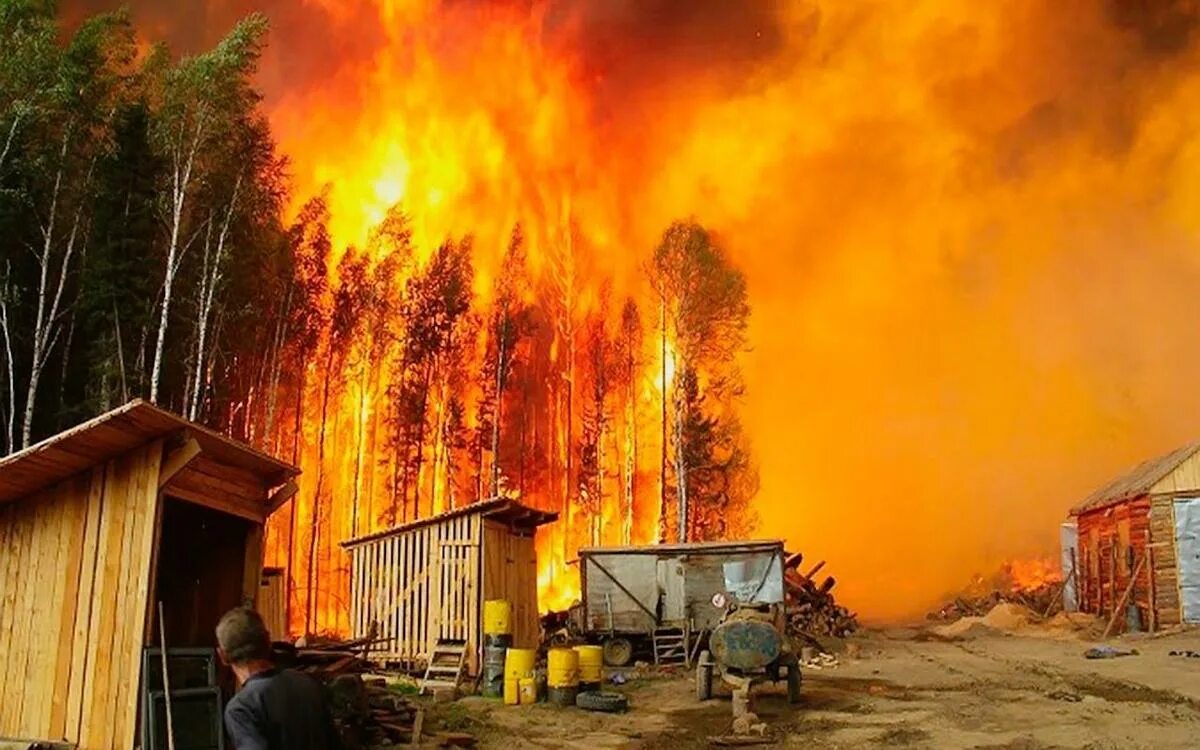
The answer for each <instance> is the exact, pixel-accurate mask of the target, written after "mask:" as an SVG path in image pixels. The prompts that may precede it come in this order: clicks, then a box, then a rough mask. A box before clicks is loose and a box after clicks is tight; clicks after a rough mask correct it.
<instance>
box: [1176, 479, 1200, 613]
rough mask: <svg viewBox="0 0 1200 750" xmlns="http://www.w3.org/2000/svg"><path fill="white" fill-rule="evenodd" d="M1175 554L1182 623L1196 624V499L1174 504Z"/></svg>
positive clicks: (1199, 581)
mask: <svg viewBox="0 0 1200 750" xmlns="http://www.w3.org/2000/svg"><path fill="white" fill-rule="evenodd" d="M1175 554H1176V555H1178V556H1179V603H1180V606H1181V608H1182V610H1183V621H1184V622H1188V623H1200V498H1187V499H1183V500H1176V501H1175Z"/></svg>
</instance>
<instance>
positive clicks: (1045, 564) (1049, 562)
mask: <svg viewBox="0 0 1200 750" xmlns="http://www.w3.org/2000/svg"><path fill="white" fill-rule="evenodd" d="M1003 572H1004V577H1005V578H1007V579H1008V584H1009V587H1010V589H1011V590H1012V591H1035V590H1037V589H1040V588H1043V587H1045V586H1049V585H1051V584H1055V583H1062V580H1063V574H1062V567H1061V564H1060V562H1059V561H1058V560H1055V559H1053V558H1043V559H1037V558H1034V559H1030V560H1010V561H1009V562H1008V563H1006V564H1005V566H1004V570H1003Z"/></svg>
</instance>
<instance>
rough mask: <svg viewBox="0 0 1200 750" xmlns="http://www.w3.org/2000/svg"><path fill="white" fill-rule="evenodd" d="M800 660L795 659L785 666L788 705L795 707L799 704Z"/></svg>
mask: <svg viewBox="0 0 1200 750" xmlns="http://www.w3.org/2000/svg"><path fill="white" fill-rule="evenodd" d="M801 680H802V677H801V676H800V660H799V659H795V660H793V661H790V662H788V664H787V688H788V703H791V704H792V705H795V704H797V703H799V702H800V682H801Z"/></svg>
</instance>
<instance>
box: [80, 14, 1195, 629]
mask: <svg viewBox="0 0 1200 750" xmlns="http://www.w3.org/2000/svg"><path fill="white" fill-rule="evenodd" d="M69 5H70V6H71V9H72V10H73V11H76V12H78V11H79V10H80V8H81V7H82V5H83V3H82V2H80V0H76V2H74V3H69ZM92 5H93V6H97V7H98V6H100V5H103V3H98V2H93V4H92ZM387 5H388V6H389V8H390V10H389V11H387V12H385V11H384V10H383V9H382V8H383V6H384V3H383V2H382V0H379V3H378V4H377V3H376V2H370V1H368V0H356V1H354V2H344V3H342V2H334V0H324V1H322V2H318V1H317V0H308V1H307V2H293V1H290V0H268V1H267V2H264V3H261V4H258V5H256V6H255V8H254V9H261V10H264V11H266V12H267V13H268V14H269V15H270V16H271V17H272V20H273V22H274V31H273V38H272V44H273V46H272V52H271V55H270V57H269V58H268V60H267V64H266V69H265V70H264V72H263V76H264V85H265V87H266V89H267V92H268V100H269V103H270V105H271V106H272V107H273V108H274V114H275V119H276V123H277V127H278V129H279V132H280V134H281V138H282V143H283V145H284V146H285V147H287V146H288V145H289V143H296V144H301V145H300V146H297V149H298V150H300V151H303V153H298V154H296V155H295V156H296V166H297V170H298V171H299V172H302V170H303V168H304V161H305V159H310V158H314V156H313V152H312V150H311V149H306V148H305V147H304V146H303V144H309V145H311V144H314V143H319V144H322V146H323V149H324V150H323V152H322V154H321V160H322V165H323V167H326V168H325V171H324V172H322V173H321V174H323V175H326V176H328V175H330V174H335V175H346V174H354V172H353V171H352V170H351V168H352V167H354V166H356V164H355V161H354V160H355V156H354V153H353V149H355V148H357V147H358V145H359V142H358V141H356V140H355V139H353V138H350V137H345V138H342V137H340V136H342V135H343V134H344V133H348V130H349V127H350V126H351V125H354V124H357V123H363V122H365V123H368V124H371V123H373V122H374V120H373V119H372V118H373V117H374V116H375V115H376V114H378V113H376V112H374V111H373V110H372V109H371V107H372V96H371V95H370V94H372V93H374V94H378V96H379V97H383V98H385V99H387V106H389V107H401V106H405V105H406V104H408V103H409V102H406V101H405V100H403V99H401V98H399V97H400V95H401V94H403V92H404V89H405V87H406V86H407V85H408V83H407V82H406V80H405V77H404V74H405V73H406V72H407V69H405V68H398V70H399V71H400V73H398V74H397V75H396V76H395V78H394V80H392V79H388V78H387V77H386V73H387V70H383V71H380V70H374V71H373V77H371V78H369V82H370V86H373V87H374V89H371V88H370V87H365V88H366V90H367V92H368V93H367V94H364V93H363V89H352V90H347V89H346V88H345V84H346V81H347V79H348V77H354V76H357V75H358V72H357V71H358V70H359V69H360V68H361V67H362V66H366V65H371V64H373V61H377V60H379V59H384V60H386V61H388V62H391V61H392V60H401V59H403V57H402V51H403V50H404V49H407V47H405V46H404V44H403V42H404V40H406V39H409V38H413V37H416V36H421V35H424V36H426V37H428V36H429V35H431V34H432V35H433V36H434V38H433V39H432V41H427V45H426V46H427V48H428V49H431V50H434V51H435V52H436V54H438V55H440V56H441V57H440V58H439V59H442V60H444V61H446V65H447V66H448V67H449V66H451V65H453V66H454V67H455V76H454V77H453V79H452V80H453V82H454V83H455V84H456V85H459V86H463V90H462V91H459V92H457V98H455V99H453V100H450V99H445V100H443V99H441V98H437V97H434V98H431V99H429V100H428V109H421V108H419V107H414V108H413V109H412V110H411V111H406V113H407V114H408V115H410V121H411V120H412V118H420V117H422V116H424V115H426V114H430V115H436V114H439V112H438V111H437V110H438V107H439V106H442V105H444V104H445V102H446V101H452V102H453V104H454V105H455V106H456V107H467V108H469V107H471V106H472V105H473V102H478V106H479V107H480V108H481V109H482V110H485V111H487V112H488V114H489V115H492V114H494V111H500V112H501V113H502V114H506V115H508V114H511V113H509V112H508V110H507V109H505V108H504V102H505V98H504V94H505V92H506V91H507V87H510V86H514V87H515V86H516V85H517V84H518V83H520V82H518V81H512V80H506V79H504V78H503V77H502V72H501V71H503V72H508V69H507V68H505V67H504V66H501V65H495V66H492V65H489V64H488V61H483V62H479V61H474V62H476V63H478V64H476V65H468V64H467V63H465V62H464V58H465V59H466V60H467V61H468V62H470V61H471V58H472V55H476V54H478V51H479V50H480V49H486V50H487V51H489V52H495V51H496V50H497V49H499V50H503V49H505V48H503V47H476V46H475V42H476V40H478V39H479V38H480V36H481V32H480V29H484V28H486V27H487V25H488V24H489V23H509V22H511V20H512V18H513V17H514V15H515V16H516V17H520V18H523V19H528V27H529V28H532V29H536V31H537V33H536V34H525V35H524V36H522V37H521V38H523V39H524V40H525V43H526V44H529V45H539V46H540V47H541V48H542V54H545V55H547V56H548V58H552V59H553V60H555V61H561V62H562V63H563V65H564V66H565V67H566V68H567V69H568V70H569V71H570V75H571V76H572V81H573V83H574V85H575V86H576V87H577V88H578V89H580V90H582V91H583V92H584V95H585V97H586V103H587V107H586V108H585V110H584V111H585V114H586V116H587V117H588V118H590V119H589V122H588V123H587V124H588V125H590V127H591V130H590V132H587V133H579V134H578V141H577V142H573V143H572V144H571V148H573V149H575V150H574V151H572V153H570V154H569V157H570V161H571V162H578V163H580V164H582V165H584V167H581V168H580V169H579V173H581V174H582V175H583V176H582V177H581V176H580V175H579V174H574V175H572V176H571V179H574V180H576V182H575V183H574V187H575V196H574V197H576V198H577V199H578V200H577V204H578V205H581V206H586V205H599V204H604V205H607V203H612V204H616V205H615V207H614V208H612V210H611V212H610V213H608V214H605V216H608V217H615V218H613V221H614V226H612V227H605V229H611V234H612V235H614V236H615V239H614V240H613V243H612V244H613V248H615V249H612V248H610V249H611V250H612V251H611V252H610V253H608V254H607V255H605V256H604V257H603V262H604V263H606V264H609V265H612V266H614V267H617V268H618V269H620V268H625V269H627V270H628V269H634V270H635V271H636V263H637V257H638V256H640V255H643V254H644V253H645V252H646V251H648V249H649V248H650V247H652V246H653V243H654V241H655V237H656V234H657V233H658V232H660V231H661V230H662V228H663V226H665V224H666V223H667V222H668V221H669V220H671V219H673V218H676V217H679V216H687V215H695V216H697V217H698V218H700V219H701V220H702V221H704V222H705V223H707V224H709V225H710V226H712V227H713V228H714V229H715V230H716V231H717V232H718V233H719V234H720V236H721V237H722V238H723V239H724V240H725V241H726V242H727V243H728V245H729V247H730V248H731V250H732V251H733V252H734V254H735V255H736V257H737V259H738V261H739V262H740V263H741V265H742V266H743V267H744V268H745V269H746V272H747V274H748V277H749V282H750V289H751V297H752V301H753V304H754V308H755V312H754V316H755V317H754V322H753V330H752V336H751V338H752V351H750V352H748V353H747V355H746V358H745V363H744V364H745V373H746V376H747V380H748V385H749V391H748V396H747V410H746V415H745V418H746V422H747V424H748V427H749V429H750V432H751V434H752V436H753V440H754V443H755V449H756V453H757V456H758V458H759V461H760V464H761V471H762V493H761V498H760V501H759V505H758V511H759V514H760V515H761V518H762V524H761V527H760V532H761V535H762V536H782V537H785V538H787V539H788V541H789V542H790V543H791V544H792V545H793V546H794V547H796V548H799V549H803V550H804V551H805V552H806V554H807V555H808V556H809V557H810V558H816V559H820V558H827V559H828V560H829V569H830V570H832V571H833V572H834V573H835V574H837V575H838V576H839V578H840V580H841V582H840V584H839V590H840V591H842V593H843V595H844V596H847V597H849V598H850V600H851V602H852V603H853V604H855V605H857V606H859V607H860V608H861V609H862V610H863V611H864V612H865V613H867V614H868V615H875V616H896V615H902V614H911V613H914V612H916V611H919V610H920V609H921V608H922V607H924V606H926V605H928V604H930V603H931V602H932V601H933V600H934V599H935V598H936V597H938V596H939V595H941V594H943V593H945V592H947V591H950V590H952V589H954V588H956V587H958V586H960V585H961V584H962V583H963V582H964V581H965V580H966V578H967V577H968V576H969V575H970V574H971V573H974V572H980V573H983V572H988V571H989V570H990V569H992V568H994V567H996V566H998V565H999V564H1000V563H1001V562H1002V561H1003V560H1005V559H1007V558H1010V557H1014V556H1034V555H1046V554H1052V553H1053V551H1054V549H1055V543H1056V542H1055V540H1056V534H1057V525H1058V523H1059V522H1060V521H1061V520H1062V519H1063V518H1064V517H1065V513H1066V511H1067V509H1068V508H1069V507H1070V505H1071V504H1072V503H1073V502H1075V501H1076V500H1078V499H1079V498H1081V497H1082V496H1084V495H1085V494H1086V493H1087V492H1088V491H1089V490H1091V489H1092V488H1093V487H1094V486H1095V485H1097V484H1099V483H1100V482H1102V481H1104V480H1105V479H1106V478H1108V477H1110V476H1111V475H1113V474H1114V473H1116V472H1117V471H1120V470H1122V469H1123V468H1125V467H1126V466H1127V465H1128V464H1131V463H1135V462H1136V461H1138V460H1141V459H1143V458H1146V457H1148V456H1150V455H1152V454H1156V453H1159V452H1162V451H1165V450H1168V449H1170V448H1172V447H1175V446H1176V445H1177V444H1181V443H1183V442H1185V441H1189V440H1192V439H1195V438H1197V437H1200V422H1198V421H1197V419H1196V417H1195V415H1196V414H1197V413H1200V389H1197V388H1196V386H1195V384H1196V383H1197V382H1200V349H1198V347H1197V346H1196V341H1197V337H1196V333H1195V329H1196V325H1195V321H1196V320H1197V317H1198V314H1200V254H1198V253H1197V249H1198V248H1197V241H1196V237H1197V236H1198V234H1197V233H1198V231H1200V220H1197V218H1196V215H1197V214H1196V210H1195V206H1196V205H1197V200H1198V199H1200V179H1198V178H1197V175H1200V139H1198V137H1197V134H1198V133H1200V121H1198V120H1200V114H1198V113H1200V61H1198V58H1197V53H1196V45H1195V36H1196V26H1197V19H1198V18H1200V13H1198V11H1197V8H1196V3H1194V2H1184V1H1182V0H1180V1H1177V2H1166V1H1164V2H1153V1H1152V0H1064V1H1063V2H1045V0H1039V1H1035V0H1012V1H1011V2H1003V3H982V2H980V3H961V2H952V1H951V0H918V1H917V2H906V3H891V4H884V3H874V2H846V0H821V1H815V0H814V1H813V2H804V3H766V2H761V3H760V2H748V3H745V2H718V1H717V0H712V1H711V2H708V1H706V2H697V1H696V0H693V1H691V2H688V1H687V0H677V1H676V2H666V1H665V0H653V1H651V0H643V1H639V0H551V1H550V2H548V3H540V2H539V3H532V2H529V1H528V0H525V1H524V2H489V3H485V2H469V1H468V0H455V1H454V2H449V1H447V2H443V3H441V4H438V3H436V2H433V0H415V1H413V2H409V3H388V4H387ZM397 5H399V6H404V7H403V8H402V9H401V10H397V9H396V7H395V6H397ZM409 6H411V7H409ZM133 8H134V11H135V14H136V15H137V16H138V17H139V18H140V19H142V20H143V21H144V22H145V23H147V24H148V25H149V27H150V28H151V29H153V33H155V34H158V35H161V36H162V37H163V38H166V39H168V40H170V41H172V42H173V43H174V44H175V45H176V46H177V47H178V48H180V49H183V50H188V49H196V48H198V47H199V46H200V45H204V44H209V43H211V42H212V41H213V40H214V39H216V38H217V37H218V36H219V35H220V34H221V33H222V32H223V31H224V30H225V29H226V28H227V27H228V26H229V25H230V23H231V22H232V21H233V20H234V19H235V18H236V17H238V16H239V15H241V14H242V13H244V12H245V11H247V10H250V9H251V8H250V7H248V6H246V5H243V4H240V3H232V2H216V0H210V2H201V1H199V0H193V1H192V2H190V3H170V4H167V3H159V2H154V1H152V0H138V1H135V2H133ZM89 9H94V8H89ZM431 29H441V30H442V31H441V32H440V33H438V32H431ZM388 50H391V52H390V54H391V55H392V57H387V56H386V55H384V53H385V52H386V51H388ZM381 55H384V56H383V57H381ZM493 70H494V71H496V72H494V73H493V75H495V76H496V77H497V80H488V79H487V78H486V76H487V75H489V72H491V71H493ZM381 80H387V83H386V86H389V87H390V86H394V87H395V90H394V92H392V91H386V92H384V91H381V89H380V87H381V85H382V84H380V81H381ZM464 83H465V84H467V85H465V86H464ZM543 90H544V91H550V92H553V91H554V90H555V89H554V88H553V87H552V86H549V85H547V86H546V87H545V88H544V89H543ZM393 94H394V95H395V96H396V97H397V100H396V101H392V100H391V99H388V98H387V97H389V96H392V95H393ZM513 100H514V101H518V102H524V101H525V100H523V99H517V98H515V95H514V99H513ZM422 101H425V100H422ZM422 106H425V105H422ZM317 114H320V115H321V116H322V117H323V118H327V119H328V118H332V121H333V122H335V123H344V124H345V125H344V127H342V128H341V129H338V128H335V127H332V126H330V127H329V128H328V129H327V130H325V131H321V130H316V131H313V132H312V133H310V134H307V135H306V136H305V137H304V138H299V137H294V134H295V132H299V129H300V126H299V125H298V124H297V123H303V124H305V125H306V126H307V125H308V124H309V121H311V120H313V119H314V117H315V116H316V115H317ZM338 117H340V118H342V119H341V120H338V119H337V118H338ZM493 119H494V120H496V119H502V118H501V117H500V115H494V116H493ZM453 122H458V120H453ZM568 122H569V124H570V125H572V126H577V125H578V123H575V122H574V121H569V120H568ZM561 129H562V130H564V131H569V132H570V133H571V134H572V135H573V136H574V135H575V134H576V133H577V131H579V130H580V129H579V128H578V127H572V128H566V127H565V126H564V127H562V128H561ZM552 132H558V131H554V130H553V129H552ZM515 143H517V139H516V138H513V139H512V141H511V142H510V143H509V147H510V148H509V151H508V152H507V155H508V157H509V158H510V159H515V158H517V156H516V154H518V152H517V151H516V150H515V146H514V145H513V144H515ZM434 145H436V144H434ZM524 145H525V147H526V149H527V150H526V152H520V153H521V154H525V153H529V154H536V153H539V152H537V149H536V148H535V145H536V144H534V145H529V144H524ZM552 145H553V146H554V147H555V148H556V149H557V148H558V147H559V146H560V145H561V144H557V143H555V144H552ZM564 148H565V147H564ZM553 155H557V151H556V152H555V154H553ZM530 158H533V156H530ZM326 162H327V164H326ZM358 166H361V165H358ZM367 166H370V165H367ZM554 174H555V176H556V177H557V176H559V174H558V172H555V173H554ZM538 175H539V173H538V172H537V171H536V170H533V171H532V172H529V173H526V172H524V171H521V172H520V175H519V176H520V177H521V178H522V179H527V180H531V181H535V178H537V177H538ZM301 182H302V183H304V180H303V179H302V180H301ZM309 183H311V180H310V181H309ZM606 201H607V203H606ZM581 210H582V209H581ZM587 218H588V217H587V216H583V217H582V220H583V221H585V222H586V220H587Z"/></svg>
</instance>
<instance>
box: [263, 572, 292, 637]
mask: <svg viewBox="0 0 1200 750" xmlns="http://www.w3.org/2000/svg"><path fill="white" fill-rule="evenodd" d="M286 584H287V575H286V574H281V573H272V574H271V575H265V576H263V578H262V584H261V587H260V589H259V594H258V613H259V614H260V615H262V616H263V621H264V622H265V623H266V624H267V630H268V631H269V632H270V633H271V638H273V639H274V640H277V641H282V640H287V638H288V629H287V616H286V613H287V601H286V599H285V597H286V596H287V593H286V591H287V589H286Z"/></svg>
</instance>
